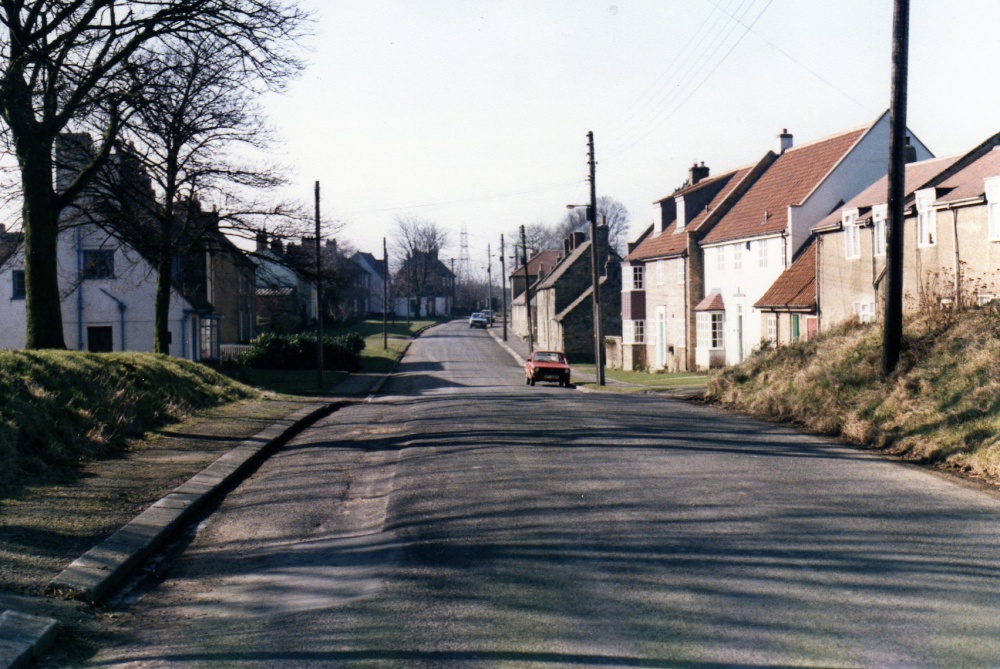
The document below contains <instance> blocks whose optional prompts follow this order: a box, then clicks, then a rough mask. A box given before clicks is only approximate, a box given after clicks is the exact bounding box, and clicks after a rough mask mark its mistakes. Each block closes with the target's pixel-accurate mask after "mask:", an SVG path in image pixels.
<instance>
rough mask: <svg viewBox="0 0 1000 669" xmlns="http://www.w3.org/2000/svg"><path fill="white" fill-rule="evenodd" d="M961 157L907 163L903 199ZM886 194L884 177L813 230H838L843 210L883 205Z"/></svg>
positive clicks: (887, 177) (887, 188)
mask: <svg viewBox="0 0 1000 669" xmlns="http://www.w3.org/2000/svg"><path fill="white" fill-rule="evenodd" d="M961 157H962V156H960V155H958V156H948V157H946V158H931V159H930V160H921V161H920V162H917V163H909V164H908V165H907V166H906V170H905V174H906V176H905V185H904V189H905V195H904V197H906V196H909V195H911V194H913V192H914V191H918V190H920V189H921V188H923V187H924V186H926V185H927V184H928V183H929V182H930V181H932V180H933V179H934V177H936V176H938V175H939V174H941V173H942V172H944V171H945V170H947V169H948V168H949V167H951V166H952V165H954V164H955V163H956V162H958V160H959V159H960V158H961ZM888 193H889V176H888V175H886V176H884V177H882V178H881V179H879V180H878V181H876V182H875V183H873V184H872V185H871V186H869V187H868V188H866V189H864V190H863V191H861V192H860V193H858V194H857V195H856V196H854V197H853V198H851V199H850V200H849V201H848V202H847V203H845V204H844V205H843V206H841V207H838V208H837V209H836V211H833V212H831V213H830V214H829V215H827V217H826V218H824V219H823V220H822V221H820V222H819V223H817V224H816V225H815V226H814V227H813V229H814V230H821V229H826V228H830V229H834V228H837V229H839V227H840V224H841V219H842V216H841V212H842V211H843V210H844V209H864V208H867V207H873V206H875V205H876V204H885V202H886V200H887V199H888Z"/></svg>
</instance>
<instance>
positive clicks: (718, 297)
mask: <svg viewBox="0 0 1000 669" xmlns="http://www.w3.org/2000/svg"><path fill="white" fill-rule="evenodd" d="M694 310H695V311H725V310H726V303H725V302H723V301H722V294H721V293H712V294H711V295H709V296H708V297H706V298H705V299H704V300H702V301H701V302H699V303H698V306H696V307H695V308H694Z"/></svg>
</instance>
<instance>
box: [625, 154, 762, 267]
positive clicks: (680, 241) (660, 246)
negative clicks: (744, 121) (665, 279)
mask: <svg viewBox="0 0 1000 669" xmlns="http://www.w3.org/2000/svg"><path fill="white" fill-rule="evenodd" d="M752 169H753V166H750V167H743V168H741V169H738V170H735V171H733V172H728V173H726V174H721V175H719V176H717V177H710V178H708V179H703V180H702V181H699V182H698V183H697V184H695V185H694V186H690V187H688V188H685V189H684V190H681V191H678V192H676V193H674V195H672V196H671V197H684V196H686V195H689V194H692V193H694V192H696V191H698V190H701V189H702V188H706V187H709V186H716V187H719V186H721V188H720V189H719V192H717V193H716V194H715V196H714V197H713V198H712V199H711V201H710V202H709V203H708V205H707V206H706V207H705V208H704V209H702V210H701V211H699V212H698V213H697V215H695V216H694V218H692V219H691V222H690V223H688V225H687V226H686V227H685V228H684V229H683V230H678V229H677V220H676V219H674V220H673V221H671V222H670V223H669V224H668V225H667V226H665V227H664V229H663V232H661V233H660V234H659V235H651V236H649V237H646V239H644V240H643V241H642V242H640V243H639V245H638V246H637V247H635V249H633V250H632V253H630V254H629V255H628V258H626V260H649V259H652V258H666V257H670V256H677V255H680V254H682V253H684V251H686V250H687V235H684V234H681V233H682V232H684V231H685V230H692V231H693V230H698V228H699V227H700V226H701V225H702V223H704V222H705V219H707V218H708V216H709V214H710V213H711V212H713V211H715V210H716V209H717V208H718V206H719V205H720V203H722V201H724V200H725V199H726V198H727V197H729V195H730V193H732V192H733V191H734V190H735V189H736V188H737V187H738V186H739V185H740V184H741V183H742V182H743V180H744V179H745V178H746V176H747V175H748V174H749V173H750V171H751V170H752ZM667 199H670V198H664V200H667ZM660 202H663V200H660Z"/></svg>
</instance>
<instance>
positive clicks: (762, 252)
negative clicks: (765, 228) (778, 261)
mask: <svg viewBox="0 0 1000 669" xmlns="http://www.w3.org/2000/svg"><path fill="white" fill-rule="evenodd" d="M768 241H769V240H767V239H761V240H758V242H757V266H758V267H759V268H760V269H767V268H768V266H769V265H770V263H769V262H768V261H769V258H768V256H769V255H770V249H768V248H767V247H768V243H767V242H768Z"/></svg>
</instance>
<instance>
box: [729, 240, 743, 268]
mask: <svg viewBox="0 0 1000 669" xmlns="http://www.w3.org/2000/svg"><path fill="white" fill-rule="evenodd" d="M729 248H731V249H732V250H733V269H734V270H741V269H743V247H742V246H740V245H739V244H733V245H732V246H730V247H729Z"/></svg>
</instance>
